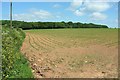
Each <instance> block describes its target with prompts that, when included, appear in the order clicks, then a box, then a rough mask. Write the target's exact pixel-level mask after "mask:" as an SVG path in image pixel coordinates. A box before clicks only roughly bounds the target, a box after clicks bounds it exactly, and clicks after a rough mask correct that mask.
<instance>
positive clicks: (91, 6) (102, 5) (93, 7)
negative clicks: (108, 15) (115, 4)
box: [85, 2, 110, 12]
mask: <svg viewBox="0 0 120 80" xmlns="http://www.w3.org/2000/svg"><path fill="white" fill-rule="evenodd" d="M85 8H86V10H87V11H92V12H103V11H106V10H107V9H109V8H110V5H109V4H108V3H107V2H86V3H85Z"/></svg>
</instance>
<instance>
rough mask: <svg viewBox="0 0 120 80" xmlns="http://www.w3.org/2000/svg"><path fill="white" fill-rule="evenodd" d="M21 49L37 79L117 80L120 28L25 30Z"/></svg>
mask: <svg viewBox="0 0 120 80" xmlns="http://www.w3.org/2000/svg"><path fill="white" fill-rule="evenodd" d="M25 33H26V38H25V41H24V43H23V46H22V48H21V51H22V53H23V54H24V55H25V56H26V58H27V59H28V60H29V62H30V66H31V67H32V69H33V70H32V72H33V74H34V76H35V77H36V78H42V77H45V78H99V77H100V78H104V77H105V78H106V77H107V78H110V77H117V63H118V62H117V60H118V30H117V29H88V28H87V29H38V30H25Z"/></svg>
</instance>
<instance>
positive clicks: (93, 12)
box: [69, 0, 111, 20]
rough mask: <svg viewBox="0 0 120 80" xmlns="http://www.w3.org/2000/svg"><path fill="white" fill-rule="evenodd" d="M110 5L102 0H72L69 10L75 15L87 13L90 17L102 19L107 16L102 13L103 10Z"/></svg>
mask: <svg viewBox="0 0 120 80" xmlns="http://www.w3.org/2000/svg"><path fill="white" fill-rule="evenodd" d="M110 7H111V5H110V4H109V3H108V2H106V1H103V0H102V1H100V2H98V1H95V0H81V1H77V0H74V1H73V2H71V5H70V7H69V8H70V9H69V10H71V11H72V12H73V14H75V15H76V16H83V15H88V16H90V18H91V17H92V19H93V18H95V19H94V20H103V19H106V18H107V16H106V15H105V14H103V13H104V11H106V10H108V9H109V8H110ZM100 16H101V17H100ZM96 18H97V19H96Z"/></svg>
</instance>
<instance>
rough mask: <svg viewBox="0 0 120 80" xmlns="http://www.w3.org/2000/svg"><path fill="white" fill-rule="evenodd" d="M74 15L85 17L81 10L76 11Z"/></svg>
mask: <svg viewBox="0 0 120 80" xmlns="http://www.w3.org/2000/svg"><path fill="white" fill-rule="evenodd" d="M74 14H75V15H76V16H83V15H84V13H83V12H81V11H80V10H76V11H75V12H74Z"/></svg>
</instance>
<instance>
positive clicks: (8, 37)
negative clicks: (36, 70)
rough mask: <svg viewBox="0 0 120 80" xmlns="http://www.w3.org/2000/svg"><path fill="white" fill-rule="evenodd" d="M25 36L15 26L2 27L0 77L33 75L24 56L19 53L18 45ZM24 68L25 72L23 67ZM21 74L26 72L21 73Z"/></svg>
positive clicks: (19, 45)
mask: <svg viewBox="0 0 120 80" xmlns="http://www.w3.org/2000/svg"><path fill="white" fill-rule="evenodd" d="M24 38H25V33H24V32H23V31H22V30H21V29H19V28H17V29H11V28H8V27H3V28H2V74H3V75H2V77H3V79H6V78H10V77H12V78H13V77H14V78H16V77H17V78H20V77H23V78H24V77H33V76H32V72H31V69H30V68H29V67H28V66H29V64H28V62H27V60H26V59H25V57H24V56H23V55H22V54H21V53H20V47H21V46H22V42H23V40H24ZM23 66H24V68H26V70H27V71H26V70H25V71H26V72H28V73H22V72H25V71H21V70H24V68H23ZM23 74H28V76H27V75H23Z"/></svg>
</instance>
